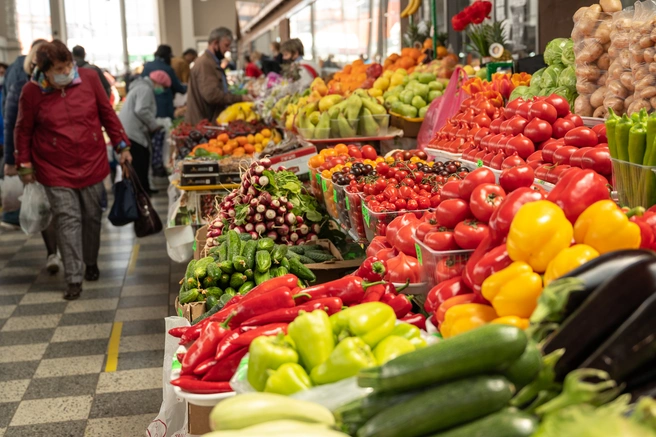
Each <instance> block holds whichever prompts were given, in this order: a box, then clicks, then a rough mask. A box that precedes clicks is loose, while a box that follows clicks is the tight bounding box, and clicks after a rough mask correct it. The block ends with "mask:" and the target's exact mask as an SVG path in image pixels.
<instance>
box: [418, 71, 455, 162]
mask: <svg viewBox="0 0 656 437" xmlns="http://www.w3.org/2000/svg"><path fill="white" fill-rule="evenodd" d="M466 80H467V73H465V70H463V69H462V68H461V67H457V68H456V69H455V71H454V72H453V74H452V75H451V79H449V85H447V87H446V90H444V94H442V96H440V97H438V98H436V99H435V100H433V101H432V102H431V104H430V106H429V107H428V111H426V115H425V116H424V122H423V123H422V124H421V128H420V129H419V134H418V135H417V147H418V148H419V149H421V150H423V149H424V148H425V147H426V146H427V145H428V143H429V142H430V140H432V139H433V136H434V135H435V132H437V131H438V130H440V129H442V127H443V126H444V124H445V123H446V120H447V119H448V118H450V117H453V116H454V115H456V113H457V112H458V110H459V109H460V105H461V104H462V102H463V101H464V100H465V99H466V98H467V97H468V95H467V93H466V92H465V91H464V90H463V89H462V85H463V84H464V83H465V81H466Z"/></svg>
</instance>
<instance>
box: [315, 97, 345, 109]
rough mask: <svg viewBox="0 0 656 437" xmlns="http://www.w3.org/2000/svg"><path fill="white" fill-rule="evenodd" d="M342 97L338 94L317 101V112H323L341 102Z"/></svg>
mask: <svg viewBox="0 0 656 437" xmlns="http://www.w3.org/2000/svg"><path fill="white" fill-rule="evenodd" d="M342 100H343V97H342V96H340V95H339V94H329V95H327V96H324V97H322V98H321V100H319V111H321V112H325V111H327V110H328V109H330V108H331V107H333V106H334V105H336V104H337V103H339V102H341V101H342Z"/></svg>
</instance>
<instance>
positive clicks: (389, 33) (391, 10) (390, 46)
mask: <svg viewBox="0 0 656 437" xmlns="http://www.w3.org/2000/svg"><path fill="white" fill-rule="evenodd" d="M383 1H384V4H385V5H386V12H385V14H384V17H385V20H384V23H385V35H384V41H383V42H384V46H383V47H384V49H385V50H384V57H387V56H389V55H391V54H392V53H401V0H383Z"/></svg>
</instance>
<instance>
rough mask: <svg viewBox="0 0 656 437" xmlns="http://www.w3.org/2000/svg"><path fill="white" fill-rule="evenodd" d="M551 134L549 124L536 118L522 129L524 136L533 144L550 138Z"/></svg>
mask: <svg viewBox="0 0 656 437" xmlns="http://www.w3.org/2000/svg"><path fill="white" fill-rule="evenodd" d="M552 132H553V130H552V128H551V124H549V123H548V122H547V121H545V120H542V119H541V118H537V117H536V118H534V119H533V120H531V121H529V122H528V124H527V125H526V128H524V135H526V136H527V137H528V138H529V139H530V140H531V141H533V142H534V143H539V142H540V141H546V140H548V139H549V138H551V134H552Z"/></svg>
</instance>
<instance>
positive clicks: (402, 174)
mask: <svg viewBox="0 0 656 437" xmlns="http://www.w3.org/2000/svg"><path fill="white" fill-rule="evenodd" d="M394 177H395V178H396V179H398V180H399V181H402V180H403V179H405V178H407V177H408V172H407V171H405V170H397V171H396V173H394Z"/></svg>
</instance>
